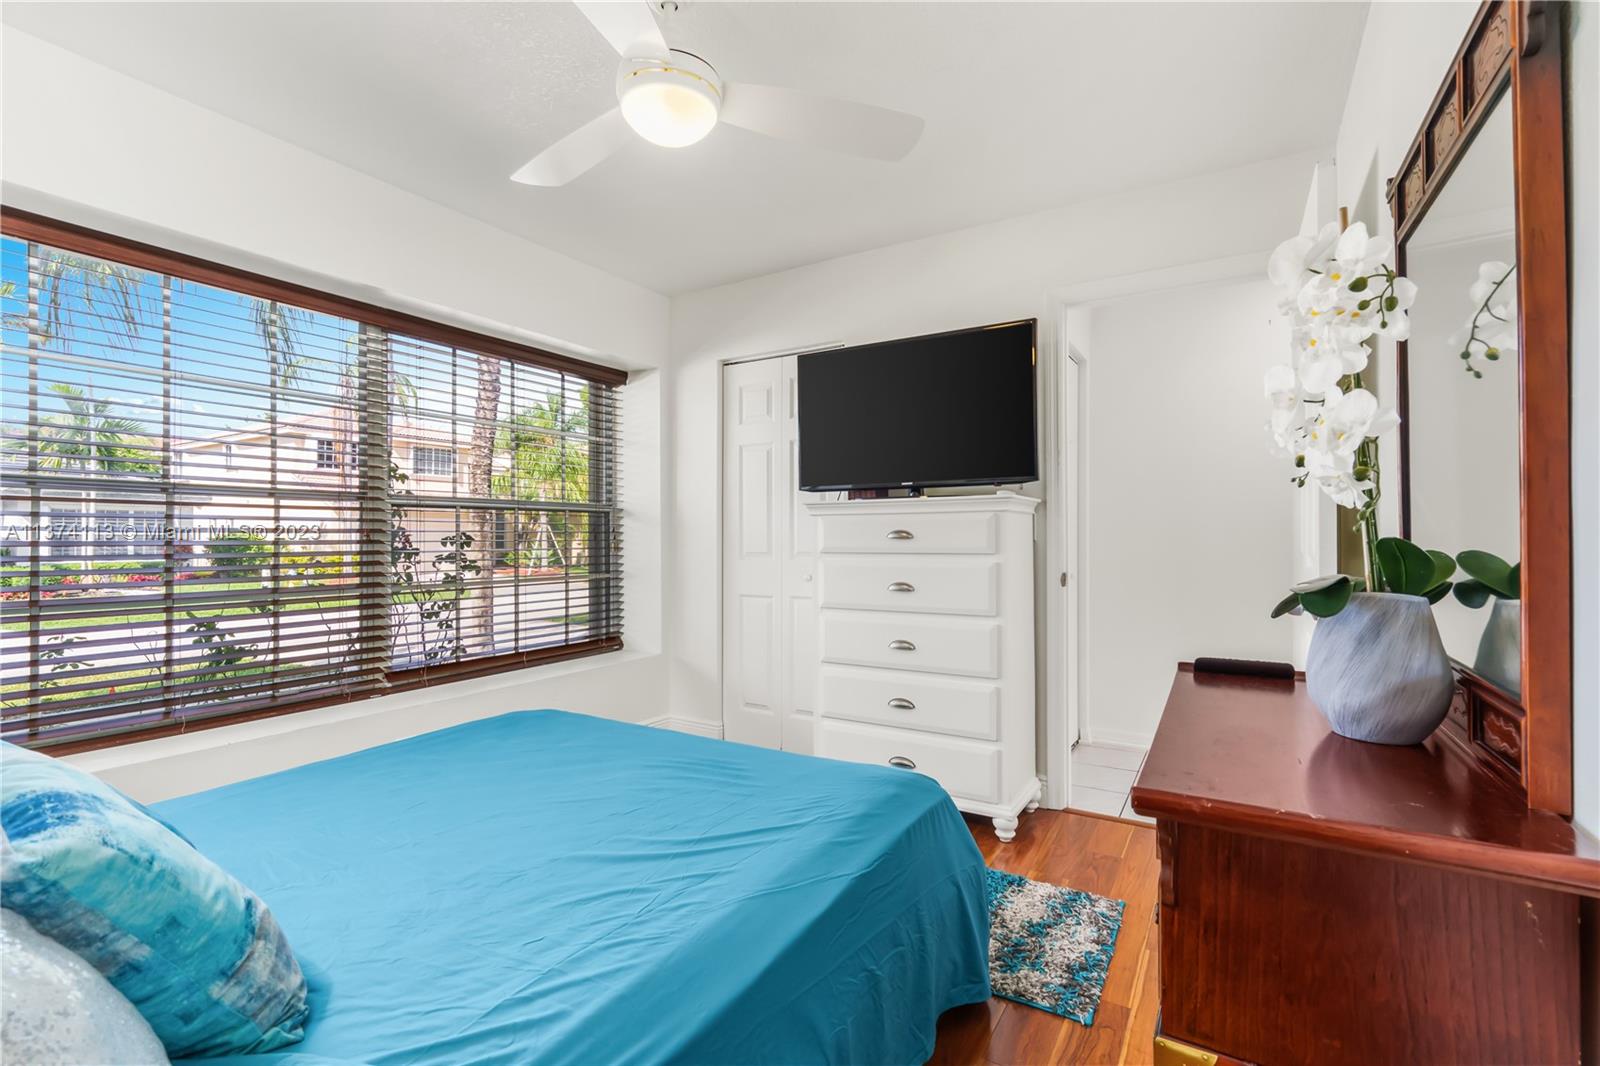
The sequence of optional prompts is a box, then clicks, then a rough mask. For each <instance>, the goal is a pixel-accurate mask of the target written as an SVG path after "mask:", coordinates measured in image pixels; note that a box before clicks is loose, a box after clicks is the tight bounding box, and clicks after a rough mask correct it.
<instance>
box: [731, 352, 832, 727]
mask: <svg viewBox="0 0 1600 1066" xmlns="http://www.w3.org/2000/svg"><path fill="white" fill-rule="evenodd" d="M797 413H798V404H797V402H796V397H795V357H794V356H783V357H780V358H774V359H762V360H757V361H755V362H749V363H735V364H733V365H730V366H726V367H724V368H723V377H722V427H723V428H722V439H723V458H722V464H723V466H722V470H723V473H722V485H723V489H722V495H723V499H722V727H723V735H724V736H726V737H727V738H728V739H729V740H735V741H739V742H741V743H745V744H759V745H761V746H763V747H768V748H778V747H781V748H784V749H786V750H789V751H800V752H806V753H810V752H811V751H812V749H813V739H812V738H813V733H814V731H815V719H814V717H813V715H812V712H813V710H814V709H815V706H816V692H817V662H818V658H817V615H816V582H815V570H816V544H817V531H816V525H817V520H816V519H815V518H813V517H812V516H811V515H810V514H809V513H808V512H807V511H806V509H805V506H804V500H805V499H806V498H807V497H808V496H809V495H810V494H802V493H800V492H799V491H798V489H797V488H796V485H797V484H798V477H799V450H798V447H797V444H798V437H797V433H796V427H797V421H796V416H797Z"/></svg>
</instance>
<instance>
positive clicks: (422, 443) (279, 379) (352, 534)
mask: <svg viewBox="0 0 1600 1066" xmlns="http://www.w3.org/2000/svg"><path fill="white" fill-rule="evenodd" d="M4 230H5V236H4V240H3V247H0V297H3V304H4V321H3V342H4V352H3V367H0V416H3V419H0V420H3V428H0V437H3V439H0V665H3V667H4V679H3V682H0V701H3V702H0V707H3V710H0V714H3V720H0V721H3V727H0V733H3V735H4V737H5V739H7V740H13V741H16V742H19V743H26V744H31V745H36V746H43V745H53V744H66V743H72V744H80V745H81V744H86V743H94V742H100V743H103V742H108V741H107V739H106V738H112V739H130V738H134V737H138V736H146V735H152V734H154V733H159V732H170V731H175V730H178V729H182V728H186V727H192V726H193V725H194V724H198V723H201V722H213V721H226V720H235V719H236V718H238V717H241V716H250V715H263V714H273V713H281V712H282V711H285V710H292V709H299V708H303V707H306V706H310V705H314V704H322V703H327V702H331V701H336V700H342V699H349V698H356V697H362V696H369V695H377V694H381V693H383V692H388V691H393V690H395V689H396V688H400V687H406V686H411V685H417V684H427V683H431V682H433V681H439V680H446V679H451V678H456V677H461V676H466V675H470V674H474V673H483V672H488V671H492V670H497V669H504V668H508V667H513V666H520V665H525V664H530V663H534V662H539V661H544V660H548V659H552V658H560V657H565V656H568V655H574V654H587V653H590V652H594V651H600V650H608V649H610V648H614V647H618V646H620V632H621V618H622V616H621V590H620V587H619V583H618V575H619V573H620V559H619V537H618V530H617V501H616V485H617V479H616V476H615V463H616V456H615V441H616V432H617V410H616V399H617V386H618V385H619V384H620V383H621V382H622V380H623V375H621V374H620V373H618V372H616V371H612V370H610V369H608V368H604V367H598V366H593V365H590V364H586V363H581V362H579V361H576V360H571V359H567V358H565V357H562V356H558V355H555V354H553V353H547V352H541V351H538V350H536V349H532V348H525V347H524V346H520V345H514V344H510V343H508V342H505V341H502V340H499V339H497V338H490V337H484V336H480V335H477V334H471V333H467V332H465V331H461V330H456V329H454V328H452V327H447V326H443V325H440V324H437V323H429V322H424V321H422V320H418V319H413V318H411V317H409V316H405V315H402V314H399V313H397V312H393V311H389V310H387V309H382V308H374V307H370V306H367V305H363V304H358V303H353V302H350V301H345V300H341V299H339V298H336V297H332V296H328V295H326V294H322V293H315V292H311V291H310V290H301V289H296V288H294V287H292V286H288V285H283V284H280V283H276V282H272V281H270V280H269V279H264V278H259V277H256V276H253V275H248V274H240V273H237V272H233V271H227V270H225V269H224V268H220V267H216V266H214V265H212V264H205V263H199V262H198V261H194V260H187V259H184V258H183V257H179V256H174V255H169V254H167V253H163V252H160V251H159V250H156V249H151V248H148V247H145V246H141V245H133V244H127V243H125V242H117V241H113V240H112V239H109V238H104V237H103V236H100V235H94V234H86V233H84V231H76V230H73V229H71V228H69V227H62V226H59V225H57V224H55V223H50V222H48V221H47V220H41V219H37V218H34V217H32V216H22V215H19V214H18V213H14V212H7V213H6V214H5V216H4ZM403 457H410V459H411V462H410V463H409V464H408V463H406V462H404V461H403ZM407 466H409V468H410V472H409V473H408V472H407Z"/></svg>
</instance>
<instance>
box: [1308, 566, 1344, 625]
mask: <svg viewBox="0 0 1600 1066" xmlns="http://www.w3.org/2000/svg"><path fill="white" fill-rule="evenodd" d="M1351 592H1352V587H1351V582H1350V579H1349V578H1348V577H1345V576H1344V575H1343V574H1340V575H1339V577H1338V580H1336V581H1334V583H1333V584H1331V585H1328V586H1326V587H1324V588H1320V589H1315V590H1313V591H1311V592H1301V593H1299V596H1300V606H1302V607H1304V608H1305V609H1306V610H1307V611H1309V612H1311V613H1312V614H1314V615H1316V616H1317V617H1318V618H1331V617H1333V616H1334V615H1336V614H1338V613H1339V612H1340V611H1342V610H1344V606H1345V604H1347V603H1349V602H1350V595H1351Z"/></svg>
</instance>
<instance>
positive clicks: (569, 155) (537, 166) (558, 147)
mask: <svg viewBox="0 0 1600 1066" xmlns="http://www.w3.org/2000/svg"><path fill="white" fill-rule="evenodd" d="M633 139H634V133H633V130H632V129H630V128H629V126H628V123H627V120H625V119H624V118H623V117H622V110H621V109H620V108H615V107H613V108H612V109H611V110H610V111H607V112H606V113H605V114H603V115H601V116H600V117H599V118H597V119H594V120H593V121H591V122H588V123H586V124H584V125H582V126H580V127H578V128H577V129H575V130H573V131H572V132H571V133H569V134H567V135H566V136H565V137H563V138H561V139H560V140H559V141H557V142H556V143H555V144H552V145H551V146H550V147H549V148H546V149H545V150H544V151H542V152H540V153H539V154H538V155H536V156H534V157H533V158H532V159H530V160H528V161H527V162H526V163H524V164H523V165H522V168H521V169H520V170H518V171H517V172H516V173H515V174H513V175H511V180H512V181H520V182H522V184H524V185H565V184H566V183H567V182H569V181H571V180H572V179H573V178H575V177H577V176H578V175H579V174H582V173H583V172H584V171H586V170H588V169H589V168H590V167H592V166H594V165H595V164H596V163H598V162H600V161H601V160H602V159H604V158H606V156H608V155H611V154H612V153H613V152H615V151H617V149H619V148H621V147H622V146H623V145H625V144H627V143H628V142H629V141H631V140H633Z"/></svg>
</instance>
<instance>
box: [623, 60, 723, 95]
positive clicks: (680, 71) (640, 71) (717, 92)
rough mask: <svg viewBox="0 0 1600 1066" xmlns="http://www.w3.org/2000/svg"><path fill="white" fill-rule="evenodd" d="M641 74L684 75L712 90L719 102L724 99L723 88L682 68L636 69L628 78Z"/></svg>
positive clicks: (661, 66) (663, 65)
mask: <svg viewBox="0 0 1600 1066" xmlns="http://www.w3.org/2000/svg"><path fill="white" fill-rule="evenodd" d="M708 65H709V64H708ZM641 74H682V75H683V76H684V77H686V78H693V79H694V80H695V81H697V82H699V83H700V84H702V85H704V86H705V87H706V88H707V89H710V90H711V95H713V96H715V97H716V98H717V99H718V100H721V99H722V87H721V86H720V85H718V84H717V83H716V82H714V81H712V80H711V79H710V78H702V77H701V76H700V75H698V74H696V73H695V72H694V71H692V70H684V69H683V68H682V67H669V66H667V65H666V64H661V65H659V66H654V67H638V68H635V69H634V70H630V71H628V73H627V77H630V78H637V77H638V76H639V75H641Z"/></svg>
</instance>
